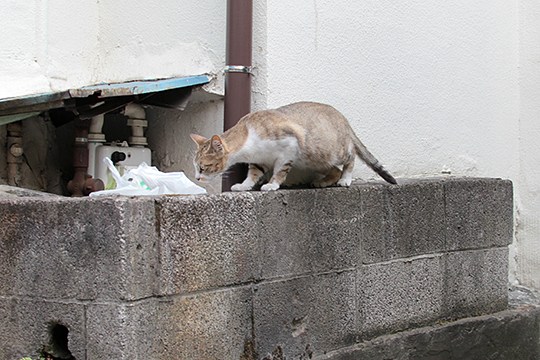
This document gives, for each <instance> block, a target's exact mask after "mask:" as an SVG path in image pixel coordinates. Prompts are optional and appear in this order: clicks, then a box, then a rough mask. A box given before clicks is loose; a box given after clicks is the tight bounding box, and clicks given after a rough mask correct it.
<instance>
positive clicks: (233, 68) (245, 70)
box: [223, 65, 253, 75]
mask: <svg viewBox="0 0 540 360" xmlns="http://www.w3.org/2000/svg"><path fill="white" fill-rule="evenodd" d="M223 71H224V72H225V73H242V74H249V75H253V66H244V65H227V66H225V69H223Z"/></svg>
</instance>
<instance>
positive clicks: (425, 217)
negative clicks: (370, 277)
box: [360, 181, 445, 264]
mask: <svg viewBox="0 0 540 360" xmlns="http://www.w3.org/2000/svg"><path fill="white" fill-rule="evenodd" d="M360 189H361V190H360V191H361V194H362V224H363V230H362V231H363V243H362V249H363V250H362V252H363V256H362V261H363V263H365V264H370V263H376V262H381V261H386V260H391V259H398V258H406V257H411V256H416V255H421V254H432V253H438V252H440V251H443V250H444V249H445V217H444V191H443V185H442V181H429V182H427V181H426V182H418V181H415V182H412V181H411V182H405V183H404V184H402V185H398V186H380V185H379V186H377V185H365V186H360Z"/></svg>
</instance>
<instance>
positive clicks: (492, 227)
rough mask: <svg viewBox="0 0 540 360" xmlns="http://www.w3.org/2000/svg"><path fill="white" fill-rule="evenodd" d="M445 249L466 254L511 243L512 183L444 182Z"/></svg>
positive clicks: (456, 180) (457, 180) (481, 180)
mask: <svg viewBox="0 0 540 360" xmlns="http://www.w3.org/2000/svg"><path fill="white" fill-rule="evenodd" d="M444 187H445V203H446V217H447V225H448V231H447V249H448V250H466V249H482V248H489V247H500V246H506V245H508V244H510V243H512V234H513V206H514V205H513V197H512V182H511V181H509V180H498V179H455V180H449V181H446V182H445V184H444Z"/></svg>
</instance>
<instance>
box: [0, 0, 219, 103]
mask: <svg viewBox="0 0 540 360" xmlns="http://www.w3.org/2000/svg"><path fill="white" fill-rule="evenodd" d="M2 8H3V10H2V11H1V12H0V22H1V23H2V37H1V39H0V98H5V97H12V96H20V95H27V94H34V93H42V92H50V91H59V90H65V89H68V88H74V87H79V86H84V85H89V84H94V83H100V82H120V81H127V80H133V79H153V78H163V77H171V76H187V75H196V74H203V73H208V72H216V71H218V70H219V69H220V68H221V67H222V66H223V54H224V48H225V34H224V24H225V18H224V14H225V9H226V3H225V2H222V1H209V2H204V1H196V0H190V1H182V2H181V3H179V2H177V1H174V0H164V1H159V2H148V1H135V0H133V1H127V0H118V1H98V0H92V1H65V0H35V1H18V0H7V1H5V2H4V3H3V4H2Z"/></svg>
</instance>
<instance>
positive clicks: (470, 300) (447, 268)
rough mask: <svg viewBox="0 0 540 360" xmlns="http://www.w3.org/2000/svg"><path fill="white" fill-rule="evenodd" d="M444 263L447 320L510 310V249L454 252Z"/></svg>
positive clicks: (446, 256) (444, 307)
mask: <svg viewBox="0 0 540 360" xmlns="http://www.w3.org/2000/svg"><path fill="white" fill-rule="evenodd" d="M443 259H444V263H443V264H444V265H443V266H444V268H443V271H444V297H443V299H444V306H443V309H444V310H445V312H444V313H443V314H442V315H443V316H444V317H445V318H450V319H455V318H460V317H465V316H476V315H483V314H489V313H493V312H497V311H501V310H504V309H506V308H507V306H508V248H506V247H505V248H496V249H485V250H470V251H459V252H451V253H448V254H445V255H444V257H443Z"/></svg>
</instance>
